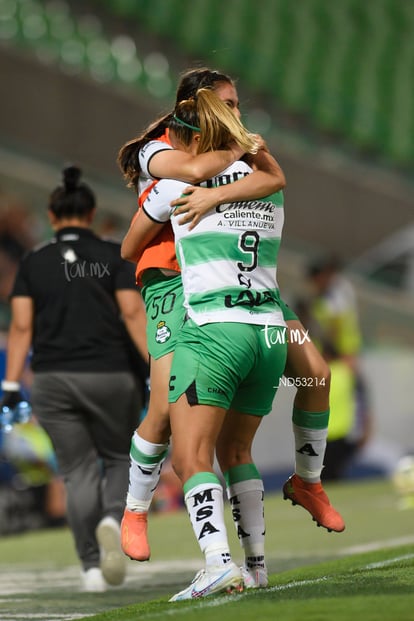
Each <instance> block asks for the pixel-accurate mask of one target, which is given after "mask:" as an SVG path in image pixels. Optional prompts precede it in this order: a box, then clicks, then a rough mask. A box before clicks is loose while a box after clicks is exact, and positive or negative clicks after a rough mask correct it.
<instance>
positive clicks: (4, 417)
mask: <svg viewBox="0 0 414 621" xmlns="http://www.w3.org/2000/svg"><path fill="white" fill-rule="evenodd" d="M31 415H32V406H31V405H30V403H29V402H28V401H24V400H23V401H19V403H18V404H17V405H15V406H14V408H9V407H7V405H4V406H3V407H2V409H1V423H2V427H3V429H4V431H5V432H9V431H11V429H12V427H13V425H16V424H21V423H27V422H28V421H29V420H30V417H31Z"/></svg>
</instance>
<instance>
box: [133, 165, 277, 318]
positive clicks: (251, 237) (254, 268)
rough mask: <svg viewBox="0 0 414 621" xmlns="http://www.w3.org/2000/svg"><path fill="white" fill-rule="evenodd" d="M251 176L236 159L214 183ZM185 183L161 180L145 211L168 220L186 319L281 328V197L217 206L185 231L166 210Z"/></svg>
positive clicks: (180, 192)
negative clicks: (186, 314) (279, 266)
mask: <svg viewBox="0 0 414 621" xmlns="http://www.w3.org/2000/svg"><path fill="white" fill-rule="evenodd" d="M250 172H252V169H251V168H250V166H248V165H247V164H246V163H245V162H242V161H238V162H235V163H234V164H232V165H231V166H229V167H228V168H226V170H224V171H223V172H222V173H220V174H218V175H217V176H216V177H214V178H213V180H212V182H213V185H219V184H223V183H229V182H232V181H236V180H237V179H238V178H241V177H244V176H245V175H246V174H249V173H250ZM187 185H188V184H186V183H183V182H181V181H176V180H172V179H163V180H161V181H159V183H157V185H156V186H154V188H153V189H152V190H151V192H150V193H149V195H148V197H147V199H146V201H145V202H144V204H143V209H144V211H145V212H146V214H147V215H148V216H149V217H150V218H152V219H153V220H155V221H158V222H166V221H168V219H169V218H170V217H171V222H172V226H173V230H174V235H175V242H176V251H177V258H178V260H179V263H180V266H181V270H182V280H183V287H184V298H185V307H186V310H187V312H188V315H189V316H190V317H191V318H192V319H193V320H194V321H195V322H196V323H197V324H198V325H203V324H205V323H215V322H221V321H225V322H237V323H252V324H260V325H267V324H268V325H280V326H285V325H286V324H285V321H284V319H283V314H282V312H281V310H280V307H279V305H278V301H279V288H278V284H277V278H276V271H277V255H278V251H279V245H280V239H281V234H282V228H283V220H284V212H283V194H282V193H281V192H277V193H276V194H273V195H271V196H269V197H267V198H262V199H259V200H251V201H239V202H235V203H226V204H222V205H219V206H218V207H216V209H215V210H212V211H210V212H209V213H208V214H207V215H205V216H204V217H203V218H202V219H201V220H200V222H199V223H198V224H197V226H196V227H195V228H194V229H192V230H191V231H189V230H188V225H185V224H184V225H179V224H178V220H179V219H180V217H182V216H177V217H174V215H173V211H174V210H173V208H172V207H171V206H170V202H171V201H172V200H174V199H175V198H178V197H179V196H180V195H181V194H182V193H183V190H184V189H185V188H186V187H187ZM209 185H211V184H210V183H209Z"/></svg>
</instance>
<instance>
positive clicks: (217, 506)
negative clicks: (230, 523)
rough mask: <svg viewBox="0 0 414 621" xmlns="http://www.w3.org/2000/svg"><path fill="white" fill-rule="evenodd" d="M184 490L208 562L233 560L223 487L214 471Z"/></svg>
mask: <svg viewBox="0 0 414 621" xmlns="http://www.w3.org/2000/svg"><path fill="white" fill-rule="evenodd" d="M203 481H204V482H203ZM193 485H194V486H193ZM184 492H185V497H184V500H185V504H186V507H187V510H188V514H189V516H190V520H191V524H192V527H193V530H194V534H195V536H196V539H197V541H198V544H199V546H200V548H201V551H202V552H203V554H204V555H205V559H206V565H207V566H208V565H215V566H217V565H225V564H226V563H228V562H229V561H231V556H230V548H229V544H228V541H227V530H226V526H225V523H224V504H223V488H222V486H221V485H220V481H219V479H218V478H217V477H216V475H215V474H213V473H211V472H201V473H199V474H196V475H194V476H193V477H191V479H189V481H187V482H186V483H185V485H184Z"/></svg>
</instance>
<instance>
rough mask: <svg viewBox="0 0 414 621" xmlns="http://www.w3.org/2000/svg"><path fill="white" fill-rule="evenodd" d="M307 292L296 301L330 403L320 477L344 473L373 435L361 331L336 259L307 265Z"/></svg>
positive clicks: (352, 295)
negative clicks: (326, 371)
mask: <svg viewBox="0 0 414 621" xmlns="http://www.w3.org/2000/svg"><path fill="white" fill-rule="evenodd" d="M306 276H307V283H308V285H309V295H308V297H306V298H303V299H302V300H300V301H299V302H298V307H297V310H298V314H299V315H300V317H301V319H302V321H303V323H304V325H305V326H306V327H307V328H308V329H309V332H310V334H311V336H312V338H313V340H314V342H315V343H316V344H317V346H318V348H319V350H320V351H321V353H322V355H323V356H324V358H325V360H326V361H327V363H328V364H329V367H330V369H331V391H330V403H331V408H332V411H333V414H332V416H331V417H330V420H329V426H328V442H327V447H326V452H325V459H324V468H323V471H322V480H324V481H332V480H337V479H341V478H343V477H344V476H346V473H347V470H348V468H349V466H350V464H351V463H352V460H353V458H354V457H355V456H356V454H357V453H358V451H359V450H360V449H361V448H362V447H363V446H364V445H365V444H366V442H367V441H368V439H369V437H370V434H371V425H372V417H371V411H370V402H369V401H370V400H369V394H368V392H369V391H368V386H367V384H366V381H365V379H364V377H363V375H362V373H361V370H360V365H359V355H360V351H361V345H362V335H361V330H360V325H359V314H358V306H357V300H356V295H355V291H354V288H353V286H352V283H351V282H350V281H349V280H348V279H347V278H346V277H345V275H344V274H343V271H342V266H341V263H340V261H339V259H338V258H337V257H335V256H328V257H324V258H322V259H320V260H318V261H315V262H314V263H312V264H310V265H309V267H308V269H307V273H306Z"/></svg>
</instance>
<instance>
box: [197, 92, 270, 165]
mask: <svg viewBox="0 0 414 621" xmlns="http://www.w3.org/2000/svg"><path fill="white" fill-rule="evenodd" d="M196 100H197V112H198V117H199V124H200V130H201V132H200V142H199V146H198V152H199V153H205V152H206V151H215V150H217V149H225V148H228V145H229V143H230V142H231V141H234V142H236V143H237V144H238V145H239V147H240V148H241V149H243V151H244V152H245V153H251V154H254V153H257V151H258V149H259V144H258V142H257V139H256V138H255V136H254V135H253V134H251V133H250V132H248V131H247V129H246V128H245V127H244V125H243V124H242V123H241V122H240V120H239V119H238V118H237V117H236V116H235V115H234V114H233V112H232V111H231V110H230V109H229V108H228V106H226V104H225V103H224V102H223V101H222V100H221V99H220V98H219V97H218V96H217V95H216V93H215V92H214V91H213V90H211V89H209V88H201V89H199V90H198V91H197V95H196Z"/></svg>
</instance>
